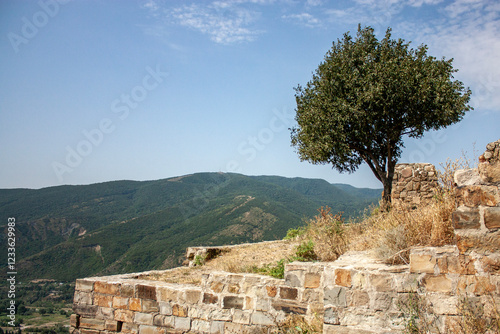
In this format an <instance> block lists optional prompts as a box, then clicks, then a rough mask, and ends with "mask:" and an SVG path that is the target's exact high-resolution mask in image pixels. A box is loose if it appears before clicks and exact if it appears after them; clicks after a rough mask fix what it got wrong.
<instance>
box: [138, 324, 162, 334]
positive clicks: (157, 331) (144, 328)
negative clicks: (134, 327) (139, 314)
mask: <svg viewBox="0 0 500 334" xmlns="http://www.w3.org/2000/svg"><path fill="white" fill-rule="evenodd" d="M139 333H140V334H165V333H166V331H165V329H164V328H160V327H156V326H150V325H139Z"/></svg>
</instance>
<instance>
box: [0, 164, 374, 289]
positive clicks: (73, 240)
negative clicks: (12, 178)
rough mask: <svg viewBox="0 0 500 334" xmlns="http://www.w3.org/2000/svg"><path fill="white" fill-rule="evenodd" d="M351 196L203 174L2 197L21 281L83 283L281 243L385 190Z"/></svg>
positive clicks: (309, 184) (314, 186) (8, 192)
mask: <svg viewBox="0 0 500 334" xmlns="http://www.w3.org/2000/svg"><path fill="white" fill-rule="evenodd" d="M346 187H347V188H346V189H348V190H349V189H350V188H349V187H350V186H346ZM341 188H342V186H334V185H332V184H330V183H328V182H327V181H325V180H321V179H305V178H284V177H280V176H246V175H242V174H234V173H196V174H189V175H183V176H178V177H172V178H167V179H160V180H156V181H128V180H121V181H109V182H102V183H97V184H91V185H82V186H67V185H65V186H56V187H48V188H42V189H0V212H1V213H2V215H3V216H5V217H16V220H17V221H18V224H17V236H18V245H19V246H18V250H17V252H18V265H19V268H20V272H24V274H21V275H24V277H25V278H26V279H33V278H55V279H59V280H73V279H74V278H76V277H83V276H89V275H96V274H98V275H100V274H113V273H123V272H130V271H140V270H147V269H165V268H169V267H174V266H177V265H178V264H179V263H180V260H181V257H182V255H183V253H184V249H185V248H186V247H188V246H196V245H220V244H237V243H243V242H257V241H263V240H274V239H281V238H282V237H283V236H284V235H285V234H286V231H287V230H288V229H289V228H292V227H297V226H299V225H302V224H303V221H304V220H305V219H308V218H311V217H312V216H313V215H315V214H316V213H317V209H318V208H319V207H320V206H326V205H328V206H330V207H332V211H343V212H344V213H345V215H355V214H356V213H357V212H359V210H362V209H364V208H365V207H367V206H368V205H369V204H371V203H374V202H376V201H377V200H378V198H379V197H380V191H381V190H363V189H361V190H359V188H354V189H356V191H353V192H354V193H357V194H355V195H352V194H349V192H348V191H346V190H343V189H341ZM351 190H352V189H351ZM376 193H378V196H373V195H374V194H376ZM0 228H2V229H4V228H5V226H3V225H0Z"/></svg>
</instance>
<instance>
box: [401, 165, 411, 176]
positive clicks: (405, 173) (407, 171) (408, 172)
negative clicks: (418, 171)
mask: <svg viewBox="0 0 500 334" xmlns="http://www.w3.org/2000/svg"><path fill="white" fill-rule="evenodd" d="M412 175H413V169H412V168H411V167H406V168H405V169H403V170H402V171H401V176H402V177H404V178H408V177H411V176H412Z"/></svg>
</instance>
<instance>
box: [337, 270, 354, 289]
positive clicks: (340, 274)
mask: <svg viewBox="0 0 500 334" xmlns="http://www.w3.org/2000/svg"><path fill="white" fill-rule="evenodd" d="M335 284H336V285H340V286H345V287H347V288H350V287H351V285H352V282H351V271H350V270H349V269H335Z"/></svg>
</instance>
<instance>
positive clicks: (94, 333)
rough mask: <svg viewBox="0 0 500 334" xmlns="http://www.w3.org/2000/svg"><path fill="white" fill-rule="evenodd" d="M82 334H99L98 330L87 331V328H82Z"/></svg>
mask: <svg viewBox="0 0 500 334" xmlns="http://www.w3.org/2000/svg"><path fill="white" fill-rule="evenodd" d="M80 333H81V334H99V333H100V332H99V330H98V329H86V328H81V329H80Z"/></svg>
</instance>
